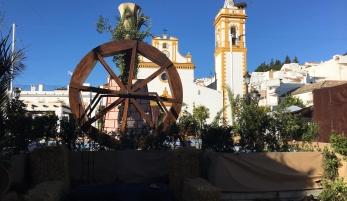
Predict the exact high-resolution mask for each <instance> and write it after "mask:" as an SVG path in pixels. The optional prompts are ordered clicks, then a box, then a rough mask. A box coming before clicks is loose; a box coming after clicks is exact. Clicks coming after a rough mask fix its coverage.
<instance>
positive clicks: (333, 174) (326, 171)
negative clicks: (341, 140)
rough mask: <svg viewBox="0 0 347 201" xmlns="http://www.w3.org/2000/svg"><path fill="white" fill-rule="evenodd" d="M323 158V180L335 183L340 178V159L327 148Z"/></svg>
mask: <svg viewBox="0 0 347 201" xmlns="http://www.w3.org/2000/svg"><path fill="white" fill-rule="evenodd" d="M323 157H324V159H323V179H325V180H330V181H333V180H335V179H336V178H338V176H339V172H338V170H339V167H341V162H340V159H339V158H338V157H337V156H336V154H335V153H334V152H330V151H329V149H328V148H327V147H324V150H323Z"/></svg>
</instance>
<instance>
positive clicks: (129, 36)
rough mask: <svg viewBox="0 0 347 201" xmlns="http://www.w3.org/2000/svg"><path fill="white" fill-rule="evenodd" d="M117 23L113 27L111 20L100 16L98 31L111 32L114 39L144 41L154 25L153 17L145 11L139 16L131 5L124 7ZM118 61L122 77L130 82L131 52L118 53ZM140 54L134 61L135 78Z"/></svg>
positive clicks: (124, 80) (115, 60)
mask: <svg viewBox="0 0 347 201" xmlns="http://www.w3.org/2000/svg"><path fill="white" fill-rule="evenodd" d="M116 19H117V24H116V26H114V27H112V25H111V24H109V20H108V19H105V18H103V17H102V16H101V15H100V16H99V19H98V22H95V23H94V24H95V26H96V28H97V32H98V33H103V32H110V33H111V39H112V40H138V41H142V40H143V39H144V38H146V37H147V36H149V35H150V32H149V31H150V29H151V26H152V22H151V19H150V18H149V17H148V16H146V15H144V14H143V13H142V14H140V15H139V16H137V14H136V13H134V12H133V11H132V10H131V9H130V8H129V7H126V8H125V9H124V13H122V17H116ZM143 26H144V27H146V28H145V30H141V28H142V27H143ZM113 61H114V62H115V63H116V65H117V68H118V71H119V73H120V75H121V76H120V77H121V79H122V80H123V82H124V83H127V82H128V80H127V79H128V73H129V69H130V61H131V53H126V54H120V55H116V56H115V57H114V59H113ZM138 63H139V59H138V55H137V56H136V60H135V62H134V74H133V76H132V77H133V78H137V72H138Z"/></svg>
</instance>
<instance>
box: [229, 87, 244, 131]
mask: <svg viewBox="0 0 347 201" xmlns="http://www.w3.org/2000/svg"><path fill="white" fill-rule="evenodd" d="M226 90H227V93H228V99H229V105H230V111H231V113H230V114H231V117H230V119H231V122H232V125H234V124H235V116H236V115H235V114H236V113H237V110H238V106H237V104H238V103H239V102H240V100H241V97H240V95H237V96H236V97H235V96H234V93H233V92H232V91H231V88H230V86H227V87H226Z"/></svg>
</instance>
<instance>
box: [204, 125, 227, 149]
mask: <svg viewBox="0 0 347 201" xmlns="http://www.w3.org/2000/svg"><path fill="white" fill-rule="evenodd" d="M232 130H233V128H232V127H231V126H218V125H217V126H214V125H208V126H205V127H204V129H202V132H201V139H202V149H203V150H212V151H217V152H234V141H233V139H232V133H231V132H232Z"/></svg>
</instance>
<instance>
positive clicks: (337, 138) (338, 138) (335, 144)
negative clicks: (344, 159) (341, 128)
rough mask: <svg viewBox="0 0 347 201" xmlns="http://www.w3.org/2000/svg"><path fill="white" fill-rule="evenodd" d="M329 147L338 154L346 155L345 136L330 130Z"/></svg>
mask: <svg viewBox="0 0 347 201" xmlns="http://www.w3.org/2000/svg"><path fill="white" fill-rule="evenodd" d="M330 144H331V147H332V148H333V149H334V150H335V151H336V152H337V153H339V154H341V155H344V156H347V138H346V137H343V136H342V135H340V134H338V133H336V132H334V131H333V132H332V135H331V136H330Z"/></svg>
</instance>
